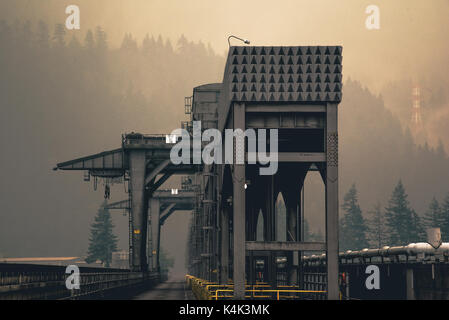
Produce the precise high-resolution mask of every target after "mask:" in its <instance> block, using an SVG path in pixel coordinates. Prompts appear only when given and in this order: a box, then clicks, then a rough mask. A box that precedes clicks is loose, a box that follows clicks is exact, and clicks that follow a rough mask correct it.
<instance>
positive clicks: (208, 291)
mask: <svg viewBox="0 0 449 320" xmlns="http://www.w3.org/2000/svg"><path fill="white" fill-rule="evenodd" d="M186 282H187V285H188V286H189V287H190V288H191V289H192V292H193V294H194V295H195V297H196V298H197V299H198V300H219V299H232V298H233V297H234V295H233V293H234V289H233V288H234V285H233V284H218V283H215V282H210V281H207V280H203V279H200V278H196V277H194V276H191V275H187V276H186ZM245 286H246V289H245V298H247V299H252V300H257V299H265V300H267V299H269V300H294V299H296V300H298V299H301V300H316V299H323V298H325V296H326V291H324V290H302V289H299V288H298V287H296V286H287V285H285V286H278V287H277V288H275V289H273V288H271V286H270V285H269V284H267V283H263V282H262V283H255V284H246V285H245Z"/></svg>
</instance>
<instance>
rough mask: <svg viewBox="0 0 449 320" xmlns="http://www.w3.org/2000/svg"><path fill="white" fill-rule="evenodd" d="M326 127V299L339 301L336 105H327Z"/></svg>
mask: <svg viewBox="0 0 449 320" xmlns="http://www.w3.org/2000/svg"><path fill="white" fill-rule="evenodd" d="M326 115H327V119H326V120H327V121H326V123H327V126H326V136H327V139H326V142H327V143H326V244H327V274H328V275H327V290H328V293H327V297H328V299H329V300H338V299H339V287H338V131H337V105H336V104H328V105H327V113H326Z"/></svg>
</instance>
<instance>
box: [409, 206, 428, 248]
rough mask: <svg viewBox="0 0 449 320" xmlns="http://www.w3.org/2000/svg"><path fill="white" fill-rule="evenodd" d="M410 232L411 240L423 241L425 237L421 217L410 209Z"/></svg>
mask: <svg viewBox="0 0 449 320" xmlns="http://www.w3.org/2000/svg"><path fill="white" fill-rule="evenodd" d="M411 216H412V219H411V225H410V234H411V241H412V242H425V241H426V239H427V235H426V230H425V226H424V223H423V222H422V219H421V218H420V217H419V216H418V214H417V213H416V211H415V210H413V209H411Z"/></svg>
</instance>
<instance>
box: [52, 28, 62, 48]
mask: <svg viewBox="0 0 449 320" xmlns="http://www.w3.org/2000/svg"><path fill="white" fill-rule="evenodd" d="M53 41H54V43H55V47H56V48H63V47H65V26H64V25H63V24H61V23H58V24H56V25H55V32H54V35H53Z"/></svg>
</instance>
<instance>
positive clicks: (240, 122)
mask: <svg viewBox="0 0 449 320" xmlns="http://www.w3.org/2000/svg"><path fill="white" fill-rule="evenodd" d="M233 110H234V116H233V122H234V130H236V129H242V130H243V131H245V104H239V103H235V104H234V109H233ZM233 144H234V164H233V169H234V173H233V179H232V180H233V186H234V188H233V210H234V214H233V229H234V235H233V236H234V299H245V259H246V248H245V241H246V230H245V229H246V222H245V216H246V215H245V207H246V206H245V163H243V164H238V163H237V161H236V159H237V160H238V159H242V158H241V157H243V161H245V156H244V153H245V149H243V150H239V148H236V141H235V139H234V142H233Z"/></svg>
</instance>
